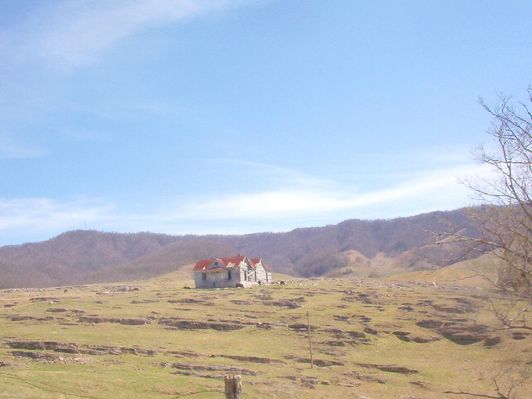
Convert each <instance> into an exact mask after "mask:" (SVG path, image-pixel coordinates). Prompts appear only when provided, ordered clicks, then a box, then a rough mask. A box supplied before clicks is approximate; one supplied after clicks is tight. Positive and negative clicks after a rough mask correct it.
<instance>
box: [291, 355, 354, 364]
mask: <svg viewBox="0 0 532 399" xmlns="http://www.w3.org/2000/svg"><path fill="white" fill-rule="evenodd" d="M285 359H289V360H294V361H295V362H298V363H309V364H310V359H307V358H305V357H297V356H292V355H288V356H285ZM313 363H314V365H315V366H318V367H330V366H345V363H342V362H339V361H336V360H325V359H313Z"/></svg>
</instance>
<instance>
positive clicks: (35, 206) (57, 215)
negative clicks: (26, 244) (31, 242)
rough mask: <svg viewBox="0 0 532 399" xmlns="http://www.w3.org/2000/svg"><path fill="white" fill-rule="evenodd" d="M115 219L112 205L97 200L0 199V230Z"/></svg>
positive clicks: (57, 228) (62, 227) (59, 228)
mask: <svg viewBox="0 0 532 399" xmlns="http://www.w3.org/2000/svg"><path fill="white" fill-rule="evenodd" d="M113 219H114V216H113V206H112V205H110V204H105V203H102V202H98V201H94V200H93V201H89V200H75V201H67V202H59V201H56V200H53V199H50V198H19V199H0V231H7V232H8V233H9V232H16V231H28V232H30V231H59V232H60V231H63V230H67V229H76V228H81V227H83V226H87V225H88V226H91V224H101V223H102V222H109V221H111V220H113Z"/></svg>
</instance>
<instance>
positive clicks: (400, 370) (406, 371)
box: [355, 363, 419, 374]
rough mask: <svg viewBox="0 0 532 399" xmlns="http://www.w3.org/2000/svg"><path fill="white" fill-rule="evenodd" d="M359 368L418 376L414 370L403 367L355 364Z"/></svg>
mask: <svg viewBox="0 0 532 399" xmlns="http://www.w3.org/2000/svg"><path fill="white" fill-rule="evenodd" d="M355 364H356V365H358V366H360V367H365V368H372V369H377V370H381V371H385V372H388V373H399V374H418V373H419V371H417V370H414V369H409V368H407V367H403V366H395V365H392V364H373V363H355Z"/></svg>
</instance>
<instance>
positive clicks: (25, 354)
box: [11, 351, 57, 362]
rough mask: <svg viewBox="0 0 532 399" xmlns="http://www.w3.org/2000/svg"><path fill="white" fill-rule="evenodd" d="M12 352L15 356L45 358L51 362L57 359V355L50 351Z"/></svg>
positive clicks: (44, 359) (35, 358) (34, 358)
mask: <svg viewBox="0 0 532 399" xmlns="http://www.w3.org/2000/svg"><path fill="white" fill-rule="evenodd" d="M11 354H12V355H13V356H14V357H27V358H29V359H33V360H43V361H49V362H53V361H54V360H57V356H54V355H51V354H49V353H42V352H29V351H12V352H11Z"/></svg>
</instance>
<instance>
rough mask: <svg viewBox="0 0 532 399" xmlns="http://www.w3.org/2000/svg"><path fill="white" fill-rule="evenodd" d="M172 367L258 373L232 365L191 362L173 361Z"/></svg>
mask: <svg viewBox="0 0 532 399" xmlns="http://www.w3.org/2000/svg"><path fill="white" fill-rule="evenodd" d="M172 367H173V368H175V369H178V370H192V371H221V372H223V373H231V374H244V375H257V372H256V371H254V370H250V369H245V368H241V367H232V366H218V365H203V364H190V363H172Z"/></svg>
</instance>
